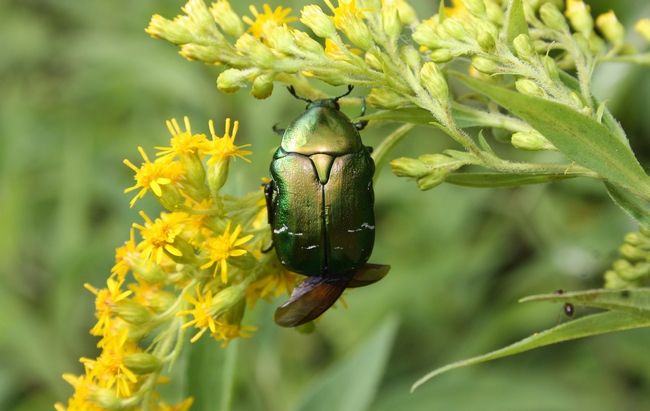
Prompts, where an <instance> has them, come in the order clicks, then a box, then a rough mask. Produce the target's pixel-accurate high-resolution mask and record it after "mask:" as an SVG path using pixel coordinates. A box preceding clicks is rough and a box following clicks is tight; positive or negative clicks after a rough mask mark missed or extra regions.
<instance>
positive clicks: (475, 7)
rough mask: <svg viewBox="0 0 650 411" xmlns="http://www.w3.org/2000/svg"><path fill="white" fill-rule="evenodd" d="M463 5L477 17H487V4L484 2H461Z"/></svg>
mask: <svg viewBox="0 0 650 411" xmlns="http://www.w3.org/2000/svg"><path fill="white" fill-rule="evenodd" d="M460 1H461V3H463V5H464V6H465V8H466V9H467V11H469V12H470V14H471V15H473V16H475V17H483V16H485V12H486V10H485V3H484V2H483V0H460Z"/></svg>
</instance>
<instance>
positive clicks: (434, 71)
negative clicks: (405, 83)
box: [420, 20, 449, 102]
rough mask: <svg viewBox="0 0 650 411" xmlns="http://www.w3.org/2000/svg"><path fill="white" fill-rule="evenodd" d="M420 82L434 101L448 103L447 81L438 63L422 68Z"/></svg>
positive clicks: (430, 63)
mask: <svg viewBox="0 0 650 411" xmlns="http://www.w3.org/2000/svg"><path fill="white" fill-rule="evenodd" d="M445 21H446V20H445ZM420 82H421V83H422V85H423V86H424V88H425V89H427V91H428V92H429V94H431V97H433V98H434V99H436V100H438V101H440V102H446V101H447V100H448V99H449V86H448V85H447V80H446V79H445V76H444V74H442V71H441V70H440V67H438V65H437V64H436V63H432V62H429V63H425V64H424V66H422V70H420Z"/></svg>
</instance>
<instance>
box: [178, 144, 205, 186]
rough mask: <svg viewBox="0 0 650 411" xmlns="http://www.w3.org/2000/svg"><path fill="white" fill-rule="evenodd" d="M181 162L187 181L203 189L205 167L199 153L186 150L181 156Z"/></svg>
mask: <svg viewBox="0 0 650 411" xmlns="http://www.w3.org/2000/svg"><path fill="white" fill-rule="evenodd" d="M180 159H181V164H182V165H183V169H184V170H185V175H186V176H187V182H188V183H189V184H190V185H192V186H193V188H195V189H201V188H202V187H203V184H204V183H205V167H203V162H202V161H201V157H199V154H198V153H197V152H196V151H194V152H186V153H183V154H182V155H181V156H180Z"/></svg>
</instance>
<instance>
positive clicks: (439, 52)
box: [429, 49, 455, 63]
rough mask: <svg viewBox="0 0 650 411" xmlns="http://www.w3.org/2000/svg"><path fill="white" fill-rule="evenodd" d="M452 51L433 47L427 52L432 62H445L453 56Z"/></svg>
mask: <svg viewBox="0 0 650 411" xmlns="http://www.w3.org/2000/svg"><path fill="white" fill-rule="evenodd" d="M454 57H455V56H454V53H452V52H451V50H449V49H435V50H433V51H432V52H431V54H429V60H431V61H433V62H434V63H446V62H448V61H451V60H452V59H453V58H454Z"/></svg>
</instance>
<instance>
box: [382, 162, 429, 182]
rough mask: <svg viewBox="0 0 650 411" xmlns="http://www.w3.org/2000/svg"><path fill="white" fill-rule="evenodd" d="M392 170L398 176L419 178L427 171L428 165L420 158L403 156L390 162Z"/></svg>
mask: <svg viewBox="0 0 650 411" xmlns="http://www.w3.org/2000/svg"><path fill="white" fill-rule="evenodd" d="M390 165H391V167H392V168H391V171H392V172H393V174H395V175H396V176H397V177H411V178H418V177H420V176H422V175H424V173H426V172H427V166H426V165H425V164H424V163H423V162H422V161H420V160H416V159H414V158H407V157H401V158H396V159H395V160H393V161H391V162H390Z"/></svg>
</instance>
